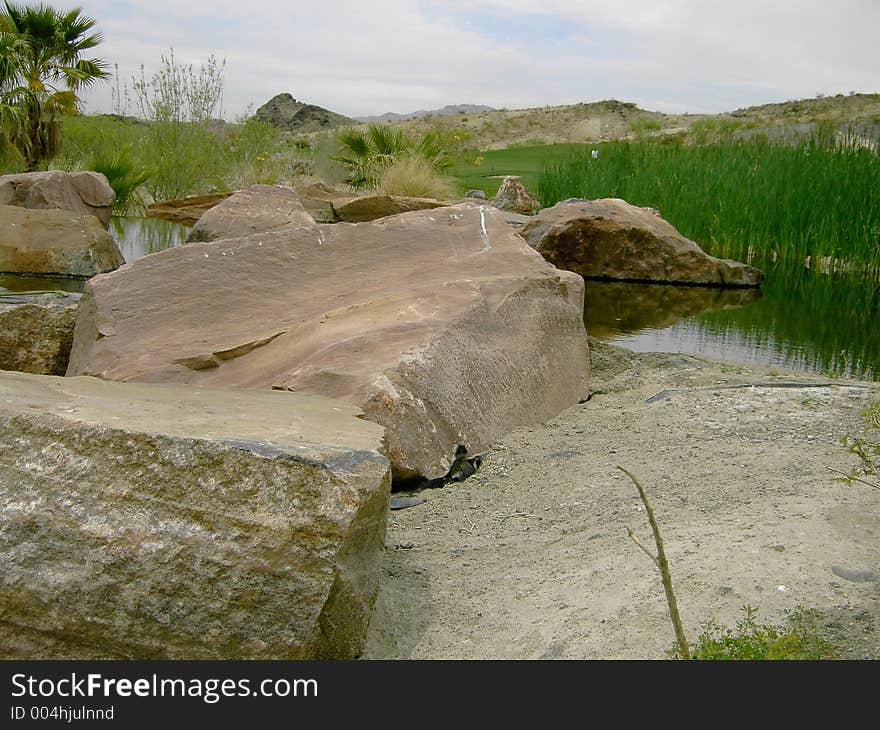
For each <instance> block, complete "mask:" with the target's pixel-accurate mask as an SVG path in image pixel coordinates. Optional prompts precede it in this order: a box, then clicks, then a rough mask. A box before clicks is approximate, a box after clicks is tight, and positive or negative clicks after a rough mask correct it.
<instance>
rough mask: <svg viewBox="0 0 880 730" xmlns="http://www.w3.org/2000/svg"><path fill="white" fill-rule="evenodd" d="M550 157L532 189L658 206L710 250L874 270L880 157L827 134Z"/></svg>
mask: <svg viewBox="0 0 880 730" xmlns="http://www.w3.org/2000/svg"><path fill="white" fill-rule="evenodd" d="M599 150H600V156H599V159H596V160H594V159H591V157H590V154H589V151H588V150H587V149H585V148H583V147H581V149H580V150H572V151H571V152H570V154H568V155H567V156H565V157H563V158H561V159H555V160H548V161H547V162H546V164H545V165H544V167H543V173H542V174H541V175H540V178H539V182H538V185H537V190H536V191H537V197H538V198H540V199H541V201H542V203H543V204H544V205H553V204H554V203H556V202H557V201H559V200H562V199H565V198H569V197H583V198H605V197H614V198H623V199H624V200H627V201H628V202H630V203H632V204H634V205H640V206H651V207H654V208H658V209H659V210H660V212H661V214H662V215H663V217H664V218H665V219H666V220H668V221H669V222H670V223H672V224H673V225H674V226H675V227H676V228H678V229H679V230H680V231H681V232H682V233H683V234H684V235H686V236H688V237H689V238H691V239H693V240H695V241H696V242H697V243H699V244H700V245H701V246H702V247H703V248H704V249H705V250H706V251H708V252H709V253H712V254H714V255H716V256H722V257H729V258H735V259H739V260H743V261H744V260H750V259H755V260H756V261H758V262H760V261H767V260H774V259H776V260H782V261H788V262H791V263H798V264H802V263H803V261H804V259H805V258H806V257H807V256H812V260H813V262H816V261H817V260H818V259H819V258H821V257H825V256H827V257H831V258H832V259H836V260H840V261H843V262H846V263H847V264H848V265H851V266H852V267H854V268H856V269H859V270H861V271H863V272H868V273H869V274H870V275H873V276H876V275H877V273H878V272H880V158H878V156H877V154H876V150H870V149H857V148H853V147H850V148H842V147H839V146H835V145H834V144H833V143H828V140H824V141H822V140H820V141H816V140H813V141H810V142H808V143H806V144H803V145H800V146H793V145H792V146H786V145H781V144H771V143H769V142H767V141H749V142H743V141H738V142H725V143H719V144H712V145H705V146H682V145H661V144H656V143H651V142H643V143H638V142H614V143H609V144H603V145H601V146H599Z"/></svg>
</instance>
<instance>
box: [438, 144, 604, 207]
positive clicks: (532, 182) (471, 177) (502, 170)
mask: <svg viewBox="0 0 880 730" xmlns="http://www.w3.org/2000/svg"><path fill="white" fill-rule="evenodd" d="M584 149H587V151H589V146H588V145H583V144H554V145H540V146H536V147H508V148H507V149H504V150H489V151H486V152H478V151H476V150H469V151H468V152H467V153H466V154H464V155H462V157H461V158H460V159H459V160H458V161H457V162H456V164H455V165H454V166H453V168H452V169H451V170H450V171H449V174H450V175H451V176H452V177H454V178H456V179H457V180H458V181H459V184H460V189H461V192H462V193H464V192H465V191H467V190H470V189H473V188H476V189H479V190H485V191H486V193H487V194H488V195H489V197H490V198H491V197H493V196H494V195H495V193H496V192H498V187H499V186H500V185H501V178H502V177H503V176H504V175H519V177H520V178H521V182H522V184H523V185H525V187H526V189H527V190H528V191H529V192H531V193H532V194H534V193H535V192H536V190H537V187H538V178H539V177H540V175H541V166H542V165H543V164H545V163H547V162H551V161H561V160H564V159H567V158H570V157H571V156H572V155H573V154H575V153H576V152H578V151H583V150H584ZM480 158H482V160H480ZM495 176H498V177H495Z"/></svg>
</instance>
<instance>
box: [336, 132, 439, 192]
mask: <svg viewBox="0 0 880 730" xmlns="http://www.w3.org/2000/svg"><path fill="white" fill-rule="evenodd" d="M336 141H337V142H338V143H339V144H340V145H341V147H342V150H343V153H344V154H343V155H339V156H336V157H333V158H332V159H334V160H336V161H338V162H341V163H342V164H344V165H345V166H346V167H348V169H349V173H350V176H349V179H348V181H347V182H348V184H349V185H350V186H351V188H352V190H363V189H364V188H374V187H376V186H377V185H378V183H379V178H381V176H382V173H383V171H385V170H386V169H388V168H389V167H390V166H391V165H392V164H393V163H394V162H395V161H396V160H398V159H399V158H401V157H404V156H413V157H419V158H421V159H423V160H425V161H426V162H427V163H428V164H429V165H430V166H431V168H432V169H433V170H434V171H435V172H437V173H441V172H443V171H444V170H446V169H447V168H449V167H450V166H451V165H452V161H451V160H450V158H449V148H448V145H447V144H446V143H445V142H444V141H443V140H442V139H441V138H440V137H439V136H438V135H437V134H436V133H435V132H433V131H427V132H424V133H423V134H422V135H421V136H420V137H418V138H413V137H409V136H407V135H406V134H405V133H404V132H403V130H402V129H399V128H393V127H390V126H388V125H386V124H371V125H369V127H367V131H366V132H364V131H363V130H361V129H356V128H348V129H343V130H342V131H341V132H339V133H338V134H337V135H336Z"/></svg>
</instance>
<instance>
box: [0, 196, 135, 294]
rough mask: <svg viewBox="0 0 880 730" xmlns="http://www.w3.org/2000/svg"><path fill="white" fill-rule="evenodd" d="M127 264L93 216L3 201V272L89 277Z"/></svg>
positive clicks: (0, 255) (0, 231) (0, 216)
mask: <svg viewBox="0 0 880 730" xmlns="http://www.w3.org/2000/svg"><path fill="white" fill-rule="evenodd" d="M124 263H125V259H124V258H123V257H122V253H121V252H120V251H119V246H117V245H116V241H115V240H113V236H111V235H110V234H109V233H107V231H106V230H104V228H103V227H102V226H101V224H100V222H99V221H98V219H97V218H95V216H93V215H84V214H82V213H73V212H71V211H69V210H27V209H24V208H19V207H17V206H12V205H0V272H2V273H7V274H30V275H34V276H69V277H76V278H88V277H90V276H94V275H95V274H98V273H102V272H106V271H112V270H113V269H115V268H118V267H119V266H122V264H124Z"/></svg>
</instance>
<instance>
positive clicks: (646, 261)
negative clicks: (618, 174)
mask: <svg viewBox="0 0 880 730" xmlns="http://www.w3.org/2000/svg"><path fill="white" fill-rule="evenodd" d="M520 233H521V234H522V236H523V237H524V238H525V239H526V240H527V241H528V242H529V244H530V245H531V246H533V247H534V248H535V250H537V251H539V252H540V253H541V255H542V256H543V257H544V258H545V259H547V261H549V262H550V263H552V264H553V265H554V266H558V267H559V268H560V269H566V270H568V271H574V272H577V273H578V274H580V275H581V276H584V277H587V278H593V279H613V280H618V281H629V280H632V281H656V282H668V283H676V284H701V285H709V286H743V287H750V286H758V285H759V284H760V282H761V279H762V278H763V274H762V273H761V272H760V271H758V270H757V269H755V268H753V267H751V266H747V265H746V264H741V263H738V262H736V261H730V260H728V259H717V258H715V257H714V256H710V255H709V254H707V253H705V252H704V251H703V250H702V249H701V248H700V247H699V246H698V245H697V244H696V243H694V242H693V241H691V240H690V239H688V238H685V237H684V236H683V235H681V233H679V232H678V231H677V230H676V229H675V228H674V227H673V226H672V225H670V224H669V223H667V222H666V221H665V220H663V219H662V218H661V217H660V216H658V215H657V212H656V211H655V210H653V209H652V208H638V207H636V206H634V205H630V204H629V203H627V202H626V201H625V200H620V199H619V198H604V199H601V200H588V201H583V200H581V201H574V202H562V203H557V204H556V205H554V206H553V207H552V208H545V209H544V210H542V211H541V212H540V213H538V215H536V216H535V218H534V220H532V221H531V222H530V223H528V224H526V225H525V226H524V227H523V228H522V229H521V230H520Z"/></svg>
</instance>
